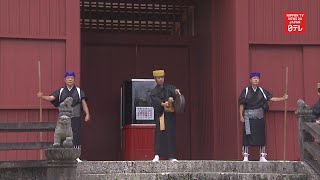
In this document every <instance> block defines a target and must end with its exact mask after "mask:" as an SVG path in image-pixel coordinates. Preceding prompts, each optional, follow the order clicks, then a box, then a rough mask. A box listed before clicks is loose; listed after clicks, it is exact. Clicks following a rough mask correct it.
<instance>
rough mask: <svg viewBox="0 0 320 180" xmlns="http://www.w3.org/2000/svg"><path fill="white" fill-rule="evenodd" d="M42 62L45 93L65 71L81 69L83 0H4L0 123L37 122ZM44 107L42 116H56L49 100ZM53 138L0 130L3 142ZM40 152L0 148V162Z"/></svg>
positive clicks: (1, 5) (0, 18) (60, 81)
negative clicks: (81, 10) (80, 0)
mask: <svg viewBox="0 0 320 180" xmlns="http://www.w3.org/2000/svg"><path fill="white" fill-rule="evenodd" d="M38 61H40V62H41V68H42V91H43V92H44V93H45V94H49V93H51V92H52V91H53V90H55V89H58V88H60V87H61V86H63V85H64V81H63V74H64V72H65V71H66V70H71V71H75V72H76V73H77V75H79V74H80V73H79V72H80V3H79V0H0V88H1V90H0V99H1V101H0V122H20V121H39V110H38V109H39V99H38V98H37V97H36V93H37V92H38V90H39V88H38ZM78 77H79V76H78ZM43 109H44V111H43V119H42V120H43V121H56V118H57V112H56V110H55V108H54V107H53V106H52V105H51V104H50V103H48V102H43ZM52 139H53V135H52V133H43V136H42V138H41V136H39V133H1V134H0V143H5V142H26V141H28V142H34V141H48V140H52ZM40 157H44V156H40V152H39V151H35V150H30V151H26V150H22V151H1V152H0V161H1V160H30V159H39V158H40Z"/></svg>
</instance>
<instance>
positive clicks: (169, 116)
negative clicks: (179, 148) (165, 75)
mask: <svg viewBox="0 0 320 180" xmlns="http://www.w3.org/2000/svg"><path fill="white" fill-rule="evenodd" d="M175 89H176V87H175V86H172V85H164V87H163V88H161V87H160V86H158V85H157V86H156V87H155V88H154V89H153V90H152V91H151V101H152V106H153V108H154V112H155V122H156V130H155V145H154V153H155V155H159V156H160V157H167V158H172V159H174V158H176V120H175V112H164V107H163V106H161V102H165V101H167V100H168V98H169V97H172V98H173V99H174V100H175V98H176V93H175ZM163 112H164V124H165V130H164V131H161V130H160V116H161V115H162V113H163Z"/></svg>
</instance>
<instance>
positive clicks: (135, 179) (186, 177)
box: [78, 172, 307, 180]
mask: <svg viewBox="0 0 320 180" xmlns="http://www.w3.org/2000/svg"><path fill="white" fill-rule="evenodd" d="M78 179H79V180H167V179H170V180H175V179H177V180H207V179H225V180H227V179H228V180H229V179H230V180H233V179H234V180H250V179H255V180H256V179H264V180H289V179H290V180H307V176H306V175H305V174H279V173H278V174H276V173H235V172H228V173H219V172H200V173H197V172H193V173H182V172H181V173H176V172H171V173H111V174H85V175H82V176H81V177H79V178H78Z"/></svg>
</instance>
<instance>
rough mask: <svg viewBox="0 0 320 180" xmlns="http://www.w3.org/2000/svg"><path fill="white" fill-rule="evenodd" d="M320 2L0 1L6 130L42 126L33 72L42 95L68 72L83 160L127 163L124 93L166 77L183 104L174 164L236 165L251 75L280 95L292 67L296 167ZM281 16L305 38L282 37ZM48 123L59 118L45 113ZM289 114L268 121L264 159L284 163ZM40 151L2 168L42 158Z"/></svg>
mask: <svg viewBox="0 0 320 180" xmlns="http://www.w3.org/2000/svg"><path fill="white" fill-rule="evenodd" d="M319 11H320V1H318V0H309V1H305V0H268V1H266V0H197V1H196V0H179V1H178V0H162V1H158V0H152V1H151V0H148V1H146V0H118V1H115V0H0V99H1V100H0V122H18V121H39V115H38V114H39V99H37V97H36V93H37V92H38V90H39V85H38V61H40V62H41V68H42V81H41V84H42V87H41V88H42V91H43V92H44V93H45V94H49V93H51V92H52V91H53V90H56V89H58V88H59V87H61V86H63V74H64V72H65V71H66V70H72V71H75V72H76V74H77V84H80V83H81V88H82V89H83V90H84V91H85V92H86V93H87V96H88V97H89V102H88V103H89V107H90V110H91V114H92V121H91V122H89V123H83V128H82V141H83V146H82V149H83V150H82V158H83V159H87V160H120V159H121V136H120V128H119V124H120V108H119V107H120V86H121V83H122V82H123V81H124V80H127V79H132V78H152V70H154V69H158V68H163V69H165V70H166V74H167V75H166V81H167V82H169V83H173V84H175V85H176V86H177V87H179V89H180V90H181V92H182V93H183V94H184V95H185V97H186V100H187V107H186V112H185V113H183V114H179V115H178V117H177V127H178V129H177V142H178V144H177V152H178V154H177V156H178V159H217V160H230V159H241V157H242V156H241V151H240V150H241V142H242V138H241V137H242V123H241V122H240V120H239V113H238V96H239V94H240V91H241V89H242V88H244V87H246V86H247V85H248V82H249V77H248V74H249V72H251V71H260V72H261V73H262V77H261V84H262V86H263V87H265V88H266V89H268V90H270V91H271V92H272V93H273V94H274V95H275V96H282V95H283V93H284V90H285V85H284V81H285V73H284V72H285V70H284V69H285V67H288V68H289V76H288V77H289V79H288V94H289V100H288V116H287V135H286V137H287V139H286V142H287V151H286V153H287V159H289V160H298V159H299V147H298V136H297V135H298V130H297V117H296V115H295V114H294V111H295V109H296V102H297V99H299V98H302V99H305V100H306V102H307V103H309V104H312V103H314V102H315V101H316V100H317V94H316V92H315V89H316V83H317V82H319V77H320V71H319V70H318V67H319V65H320V61H319V57H320V33H319V32H320V14H319ZM285 12H303V13H304V14H305V21H306V27H305V32H304V33H301V34H290V33H285V30H284V23H285V21H284V19H285ZM43 108H44V112H43V121H55V120H56V114H57V113H56V112H57V111H56V109H55V108H54V107H53V106H52V105H51V104H50V103H47V102H43ZM283 130H284V104H283V103H270V111H269V112H268V113H267V152H268V158H269V159H273V160H278V159H282V158H283V147H284V146H283V142H284V138H283V137H284V133H283ZM51 136H52V133H44V134H43V135H41V136H40V134H39V133H3V132H1V133H0V143H6V142H24V141H45V140H48V139H50V138H52V137H51ZM39 158H40V152H39V151H35V150H19V151H1V152H0V160H25V159H27V160H28V159H39Z"/></svg>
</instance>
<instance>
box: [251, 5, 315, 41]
mask: <svg viewBox="0 0 320 180" xmlns="http://www.w3.org/2000/svg"><path fill="white" fill-rule="evenodd" d="M319 11H320V1H314V0H311V1H305V0H294V1H293V0H268V1H265V0H249V32H248V33H249V41H250V43H253V44H320V34H319V31H320V14H319ZM285 12H305V16H306V32H305V33H304V34H295V35H292V34H286V33H284V13H285Z"/></svg>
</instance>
